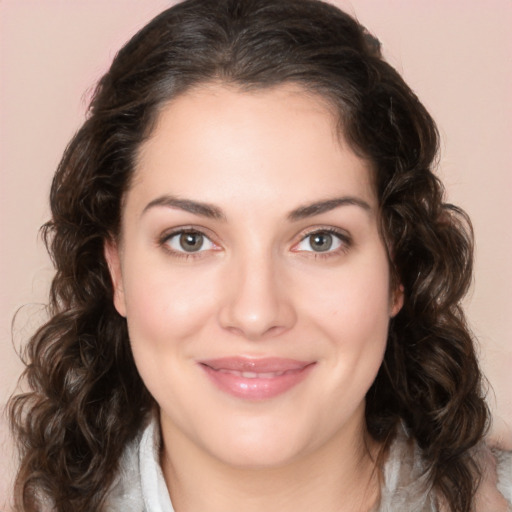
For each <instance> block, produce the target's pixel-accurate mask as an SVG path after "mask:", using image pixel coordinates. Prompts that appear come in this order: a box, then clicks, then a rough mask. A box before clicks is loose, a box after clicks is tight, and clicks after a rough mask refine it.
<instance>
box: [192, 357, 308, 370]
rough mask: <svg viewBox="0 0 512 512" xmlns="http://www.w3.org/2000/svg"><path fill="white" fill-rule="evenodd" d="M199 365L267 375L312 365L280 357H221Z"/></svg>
mask: <svg viewBox="0 0 512 512" xmlns="http://www.w3.org/2000/svg"><path fill="white" fill-rule="evenodd" d="M199 363H200V364H203V365H206V366H209V367H210V368H212V369H213V370H231V371H239V372H254V373H269V372H286V371H290V370H300V369H302V368H305V367H306V366H308V365H310V364H312V363H313V361H299V360H297V359H286V358H281V357H265V358H251V357H240V356H236V357H222V358H218V359H206V360H202V361H199Z"/></svg>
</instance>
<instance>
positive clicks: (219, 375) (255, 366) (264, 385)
mask: <svg viewBox="0 0 512 512" xmlns="http://www.w3.org/2000/svg"><path fill="white" fill-rule="evenodd" d="M199 366H200V367H201V368H202V370H203V371H204V372H205V373H206V375H207V376H208V377H209V379H210V381H211V382H212V383H213V384H214V385H215V386H216V387H217V388H218V389H219V390H221V391H223V392H224V393H227V394H229V395H231V396H234V397H236V398H241V399H245V400H265V399H270V398H273V397H276V396H278V395H281V394H283V393H285V392H287V391H288V390H290V389H292V388H293V387H295V386H296V385H297V384H299V383H300V382H302V381H303V380H304V379H305V378H306V376H307V375H308V374H309V372H310V370H311V369H312V368H313V367H314V366H315V362H311V361H297V360H294V359H281V358H265V359H251V358H242V357H230V358H222V359H213V360H208V361H200V362H199Z"/></svg>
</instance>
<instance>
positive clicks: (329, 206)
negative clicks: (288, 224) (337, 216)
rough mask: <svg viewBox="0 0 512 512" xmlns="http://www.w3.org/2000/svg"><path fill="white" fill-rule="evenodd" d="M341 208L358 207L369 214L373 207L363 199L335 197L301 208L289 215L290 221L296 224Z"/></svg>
mask: <svg viewBox="0 0 512 512" xmlns="http://www.w3.org/2000/svg"><path fill="white" fill-rule="evenodd" d="M339 206H358V207H360V208H362V209H363V210H365V211H367V212H371V210H372V207H371V206H370V205H369V204H368V203H367V202H366V201H364V200H363V199H360V198H358V197H352V196H344V197H335V198H332V199H327V200H325V201H316V202H314V203H310V204H306V205H303V206H299V207H298V208H296V209H295V210H293V211H291V212H290V213H289V214H288V220H290V221H292V222H295V221H298V220H301V219H306V218H308V217H314V216H315V215H320V214H321V213H326V212H329V211H331V210H334V209H335V208H338V207H339Z"/></svg>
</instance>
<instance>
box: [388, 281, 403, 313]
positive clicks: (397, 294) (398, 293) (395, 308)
mask: <svg viewBox="0 0 512 512" xmlns="http://www.w3.org/2000/svg"><path fill="white" fill-rule="evenodd" d="M403 305H404V285H403V284H399V285H397V286H395V289H394V290H393V291H392V292H391V311H390V313H389V315H390V317H391V318H393V317H395V316H396V315H398V313H399V312H400V310H401V309H402V307H403Z"/></svg>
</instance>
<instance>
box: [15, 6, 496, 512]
mask: <svg viewBox="0 0 512 512" xmlns="http://www.w3.org/2000/svg"><path fill="white" fill-rule="evenodd" d="M213 80H216V81H221V82H223V83H229V84H233V85H236V86H237V87H239V88H242V89H243V90H249V89H262V88H269V87H273V86H276V85H279V84H283V83H294V84H298V85H299V86H301V87H302V88H304V89H305V90H307V91H310V92H313V93H315V94H317V95H321V96H322V97H324V98H326V99H327V100H328V101H330V102H331V104H332V105H333V106H334V107H336V109H337V112H338V116H339V124H340V127H341V130H342V132H343V135H344V136H345V137H346V139H347V140H348V141H349V143H350V145H351V147H352V148H353V150H354V151H356V152H357V153H358V154H359V155H360V156H362V157H364V158H365V159H367V160H369V161H370V162H371V163H372V164H373V168H374V170H375V182H376V189H377V195H378V199H379V205H380V218H381V222H382V236H383V238H384V240H385V241H386V244H387V247H388V251H389V254H390V261H391V262H392V263H391V265H392V274H393V279H394V283H395V285H398V283H400V284H401V285H402V286H403V288H404V294H405V303H404V307H403V308H402V310H401V311H400V313H399V314H398V315H397V316H396V317H395V318H394V319H393V320H392V322H391V325H390V333H389V340H388V344H387V350H386V353H385V358H384V362H383V364H382V367H381V369H380V371H379V373H378V376H377V378H376V380H375V382H374V383H373V385H372V387H371V389H370V390H369V392H368V394H367V402H366V422H367V428H368V431H369V433H370V434H371V435H372V436H373V437H374V438H375V439H376V440H378V441H380V442H381V443H383V445H384V446H387V445H389V443H390V442H391V439H392V438H393V434H394V432H395V431H396V429H397V426H398V425H399V424H400V423H403V424H404V425H405V426H406V428H407V429H408V431H409V432H410V434H411V436H412V437H413V438H414V439H415V440H416V442H417V444H418V446H419V447H420V449H421V451H422V454H423V457H424V460H425V463H426V467H427V470H428V472H429V475H430V481H431V483H432V485H433V488H434V489H435V491H436V492H437V494H438V495H439V496H440V497H441V498H442V499H443V500H444V501H446V503H447V504H448V506H449V509H450V510H451V511H452V512H469V511H470V510H471V509H472V504H473V496H474V493H475V490H476V487H477V483H478V478H479V471H478V467H477V464H476V461H475V459H474V456H473V450H472V448H473V447H474V446H475V445H476V444H477V443H478V442H479V441H480V440H481V439H482V437H483V435H484V432H485V429H486V425H487V418H488V412H487V407H486V404H485V401H484V399H483V396H482V389H481V388H482V386H481V374H480V371H479V367H478V363H477V358H476V356H475V350H474V346H473V341H472V337H471V334H470V332H469V330H468V327H467V325H466V322H465V318H464V313H463V311H462V309H461V307H460V301H461V299H462V297H463V296H464V294H465V293H466V291H467V288H468V285H469V283H470V279H471V273H472V249H473V248H472V245H473V242H472V230H471V224H470V222H469V220H468V218H467V216H466V215H465V214H464V213H463V212H462V211H461V210H460V209H458V208H456V207H454V206H452V205H449V204H445V203H444V202H443V194H444V193H443V188H442V185H441V184H440V182H439V180H438V179H437V178H436V177H435V175H434V174H433V167H434V165H435V161H436V160H435V159H436V155H437V150H438V133H437V129H436V126H435V124H434V121H433V120H432V118H431V116H430V115H429V114H428V112H427V111H426V110H425V108H424V107H423V105H422V104H421V103H420V102H419V100H418V98H417V97H416V96H415V94H414V93H413V92H412V91H411V89H410V88H409V87H408V86H407V85H406V84H405V82H404V81H403V79H402V78H401V77H400V76H399V74H398V73H397V72H396V71H395V70H394V69H393V68H392V67H391V66H390V65H389V64H387V63H386V62H385V61H384V60H383V58H382V55H381V53H380V45H379V43H378V41H377V40H376V39H375V38H374V37H373V36H371V35H370V34H369V33H368V32H367V31H366V30H365V29H364V27H362V26H361V25H360V24H359V23H358V22H357V21H355V20H354V19H353V18H351V17H350V16H348V15H347V14H345V13H343V12H341V11H340V10H339V9H337V8H336V7H334V6H332V5H329V4H326V3H323V2H320V1H317V0H279V1H276V0H215V1H213V0H186V1H185V2H182V3H180V4H178V5H176V6H174V7H172V8H170V9H168V10H166V11H164V12H162V13H161V14H160V15H159V16H157V17H156V18H155V19H154V20H153V21H151V22H150V23H149V24H148V25H147V26H146V27H144V28H143V29H142V30H141V31H140V32H139V33H137V34H136V35H135V36H134V37H133V38H132V39H131V40H130V41H129V42H128V43H127V44H126V45H125V46H124V47H123V48H122V50H121V51H120V52H119V53H118V55H117V56H116V58H115V59H114V62H113V63H112V66H111V68H110V70H109V71H108V73H107V74H106V75H105V76H104V77H103V78H102V79H101V81H100V82H99V84H98V86H97V89H96V92H95V94H94V97H93V100H92V103H91V106H90V110H89V115H88V117H87V120H86V121H85V123H84V124H83V126H82V127H81V129H80V130H79V131H78V133H77V134H76V135H75V136H74V138H73V139H72V141H71V142H70V144H69V146H68V147H67V149H66V151H65V153H64V156H63V158H62V161H61V163H60V165H59V167H58V169H57V172H56V174H55V177H54V180H53V184H52V188H51V196H50V203H51V210H52V218H51V220H50V221H49V222H48V223H47V224H45V226H44V227H43V233H44V238H45V241H46V244H47V247H48V250H49V252H50V254H51V256H52V259H53V262H54V264H55V267H56V275H55V277H54V279H53V282H52V287H51V293H50V309H49V310H50V319H49V320H48V321H47V322H46V324H45V325H43V326H42V327H41V328H40V329H39V330H38V331H37V332H36V333H35V334H34V336H33V337H32V338H31V340H30V342H29V344H28V346H27V351H26V361H27V366H26V369H25V372H24V377H25V378H26V380H27V382H28V384H29V386H30V389H31V391H30V392H28V393H25V394H20V395H17V396H14V397H12V398H11V401H10V414H11V423H12V428H13V430H14V432H15V434H16V436H17V439H18V443H19V447H20V450H21V463H20V467H19V472H18V474H17V479H16V486H15V502H16V506H17V508H18V509H19V510H27V511H36V510H40V507H41V503H42V502H43V501H44V499H49V500H50V502H51V503H52V504H53V505H54V507H55V510H57V511H69V510H73V511H75V512H81V511H90V510H100V509H101V507H102V503H103V502H104V500H105V497H106V494H107V492H108V489H109V486H110V485H111V483H112V481H113V478H114V476H115V474H116V470H117V467H118V462H119V459H120V456H121V454H122V452H123V449H124V448H125V447H126V445H127V443H129V442H130V441H131V440H132V439H134V437H135V436H136V435H137V433H138V432H139V430H140V428H141V426H142V424H143V422H144V421H145V420H146V418H147V416H148V414H149V412H150V410H151V409H152V408H153V407H154V405H155V404H154V400H153V398H152V397H151V395H150V394H149V392H148V391H147V389H146V388H145V386H144V383H143V382H142V380H141V378H140V376H139V374H138V372H137V370H136V367H135V363H134V360H133V357H132V353H131V350H130V343H129V339H128V333H127V327H126V321H125V319H124V318H122V317H121V316H120V315H119V314H118V313H117V312H116V310H115V308H114V306H113V290H112V283H111V279H110V275H109V270H108V267H107V263H106V261H105V257H104V244H105V241H107V240H110V239H112V238H115V237H116V236H117V234H118V233H119V227H120V216H121V205H122V201H123V197H124V194H125V192H126V191H127V190H128V188H129V187H130V179H131V176H132V173H133V169H134V166H135V162H136V157H137V151H138V148H139V147H140V145H141V143H142V142H143V141H144V140H146V138H147V137H148V136H149V134H150V133H151V131H152V128H153V126H154V123H155V120H156V118H157V116H158V114H159V112H160V110H161V108H162V106H163V105H164V104H165V103H166V102H168V101H169V100H170V99H171V98H174V97H176V96H177V95H179V94H180V93H182V92H184V91H186V90H187V89H189V88H190V87H192V86H195V85H198V84H201V83H206V82H211V81H213Z"/></svg>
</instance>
